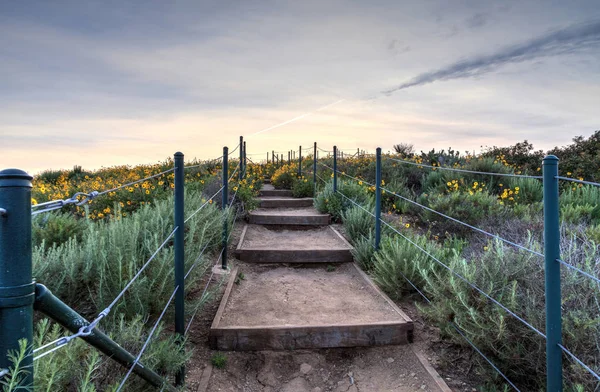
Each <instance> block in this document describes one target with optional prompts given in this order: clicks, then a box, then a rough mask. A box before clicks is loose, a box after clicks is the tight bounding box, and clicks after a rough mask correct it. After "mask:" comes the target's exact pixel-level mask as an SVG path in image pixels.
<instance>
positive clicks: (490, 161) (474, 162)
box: [461, 157, 514, 193]
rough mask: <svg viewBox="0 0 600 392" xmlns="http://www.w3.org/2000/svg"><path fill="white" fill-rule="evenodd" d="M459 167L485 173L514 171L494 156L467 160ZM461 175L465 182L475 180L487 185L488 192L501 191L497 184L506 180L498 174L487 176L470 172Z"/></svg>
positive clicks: (509, 172) (508, 172)
mask: <svg viewBox="0 0 600 392" xmlns="http://www.w3.org/2000/svg"><path fill="white" fill-rule="evenodd" d="M461 169H465V170H472V171H479V172H486V173H504V174H511V173H513V172H514V169H513V168H512V167H510V166H507V165H506V164H503V163H502V162H500V161H498V160H497V159H494V158H486V157H480V158H474V159H471V160H469V161H468V162H466V163H465V165H463V167H462V168H461ZM462 176H463V177H464V178H465V181H466V182H467V183H472V182H474V181H477V182H479V183H484V184H486V186H487V189H488V190H490V192H494V193H501V190H500V187H499V186H498V184H502V183H504V182H506V179H505V178H503V177H500V176H488V175H485V174H472V173H462Z"/></svg>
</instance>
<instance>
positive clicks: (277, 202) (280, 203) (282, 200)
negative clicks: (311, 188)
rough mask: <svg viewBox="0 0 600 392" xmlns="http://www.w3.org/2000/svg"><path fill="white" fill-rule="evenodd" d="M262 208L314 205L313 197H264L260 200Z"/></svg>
mask: <svg viewBox="0 0 600 392" xmlns="http://www.w3.org/2000/svg"><path fill="white" fill-rule="evenodd" d="M259 201H260V207H261V208H298V207H310V206H312V205H313V199H312V197H303V198H295V197H277V196H264V197H261V198H259Z"/></svg>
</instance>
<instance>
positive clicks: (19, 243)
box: [0, 169, 35, 390]
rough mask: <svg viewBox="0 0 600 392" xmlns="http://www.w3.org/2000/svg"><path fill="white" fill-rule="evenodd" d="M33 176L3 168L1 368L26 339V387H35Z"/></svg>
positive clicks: (0, 185)
mask: <svg viewBox="0 0 600 392" xmlns="http://www.w3.org/2000/svg"><path fill="white" fill-rule="evenodd" d="M32 179H33V178H32V177H31V176H30V175H29V174H27V173H25V172H24V171H22V170H18V169H6V170H2V171H0V370H1V369H8V368H9V367H10V366H12V365H13V364H12V363H11V362H10V360H9V359H8V357H7V353H8V352H9V351H17V352H18V351H19V340H20V339H26V340H27V345H28V348H27V356H26V357H25V359H24V361H23V362H22V363H21V366H22V367H23V369H26V370H27V371H28V373H27V375H26V377H25V379H24V382H23V386H24V387H26V388H25V389H24V390H33V355H32V351H31V350H32V346H33V302H34V301H35V282H33V280H32V273H31V270H32V264H33V263H32V259H31V180H32Z"/></svg>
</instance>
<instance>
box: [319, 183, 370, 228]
mask: <svg viewBox="0 0 600 392" xmlns="http://www.w3.org/2000/svg"><path fill="white" fill-rule="evenodd" d="M340 193H341V194H343V195H345V196H346V197H343V196H342V195H341V194H340ZM348 199H351V200H353V201H354V202H355V203H358V204H359V205H362V206H371V205H372V204H371V203H372V199H371V196H370V195H369V194H368V193H367V190H366V188H365V187H363V186H361V185H358V184H356V183H354V182H346V181H338V192H337V193H334V192H333V183H332V182H328V183H327V184H326V185H325V188H324V189H323V191H322V192H320V193H319V194H318V195H317V197H316V198H315V208H316V209H317V210H318V211H319V212H321V213H327V214H330V215H331V217H332V219H333V220H334V221H336V222H339V221H341V219H342V214H343V213H344V211H345V210H347V209H349V208H352V207H353V206H354V204H353V203H352V202H351V201H349V200H348Z"/></svg>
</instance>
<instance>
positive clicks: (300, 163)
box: [298, 146, 302, 177]
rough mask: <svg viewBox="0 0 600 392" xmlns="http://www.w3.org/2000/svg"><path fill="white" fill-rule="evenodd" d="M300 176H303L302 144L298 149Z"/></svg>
mask: <svg viewBox="0 0 600 392" xmlns="http://www.w3.org/2000/svg"><path fill="white" fill-rule="evenodd" d="M298 177H302V146H300V149H299V150H298Z"/></svg>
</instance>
